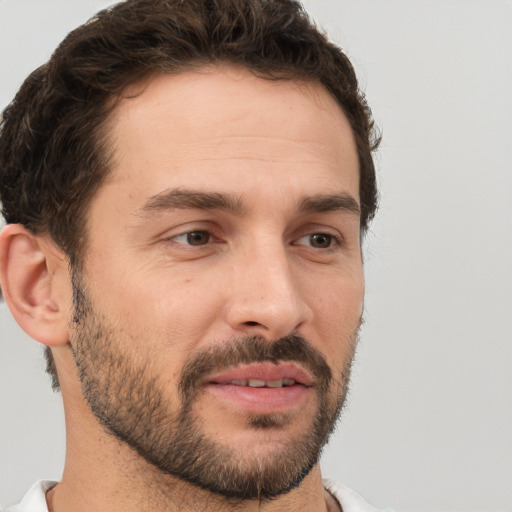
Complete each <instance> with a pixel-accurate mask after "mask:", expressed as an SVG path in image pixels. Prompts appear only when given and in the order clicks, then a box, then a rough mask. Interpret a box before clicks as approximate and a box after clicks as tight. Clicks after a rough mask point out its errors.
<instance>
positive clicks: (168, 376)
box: [0, 66, 364, 512]
mask: <svg viewBox="0 0 512 512" xmlns="http://www.w3.org/2000/svg"><path fill="white" fill-rule="evenodd" d="M136 89H137V94H136V95H135V96H134V97H130V98H129V99H128V98H127V99H125V100H123V101H122V102H121V103H120V105H119V106H118V107H117V109H116V111H115V112H114V114H113V116H112V119H111V120H110V134H111V135H110V136H111V139H112V143H113V148H114V149H113V151H114V153H113V156H114V158H113V172H112V174H111V176H110V178H109V179H108V180H107V182H106V183H105V184H104V185H103V186H102V188H101V189H100V190H99V192H98V194H97V195H96V196H95V197H94V198H93V200H92V202H91V204H90V206H89V216H88V244H87V254H86V257H85V262H84V263H85V265H84V269H85V270H84V275H83V281H84V284H85V285H86V287H87V290H88V293H89V297H90V300H91V302H92V303H93V304H94V307H95V310H96V311H101V313H102V315H103V316H104V317H105V318H108V319H109V322H110V324H111V325H113V326H115V327H117V332H118V333H121V332H125V333H126V332H128V333H130V336H129V339H128V338H127V337H123V336H121V335H119V336H118V338H117V343H118V344H119V347H120V350H122V351H123V353H124V354H125V355H126V357H127V358H129V359H130V360H133V361H139V362H140V361H148V362H149V361H150V364H151V368H152V371H153V373H154V375H155V376H156V378H157V379H158V382H159V384H160V387H161V389H163V390H164V396H165V399H166V401H167V402H168V403H169V404H177V403H179V393H178V388H177V382H178V379H179V375H180V371H181V369H182V367H183V365H184V364H185V362H186V360H187V358H189V357H190V356H191V355H193V354H194V353H196V352H197V351H198V350H202V349H207V348H208V347H210V346H213V345H215V344H217V343H223V342H225V340H230V339H234V338H237V337H243V336H248V335H257V336H261V337H263V338H264V339H265V340H268V342H269V343H270V342H272V341H273V340H276V339H278V338H280V337H282V336H286V335H289V334H292V333H296V334H300V335H302V336H304V337H305V338H306V339H307V340H308V341H309V342H310V343H311V344H312V345H313V346H314V347H315V348H316V349H317V350H318V351H319V352H320V353H321V354H322V355H323V357H324V358H325V360H326V362H327V363H328V365H329V367H330V368H331V370H332V372H333V374H334V375H339V374H340V372H341V371H342V369H343V368H344V367H345V366H346V365H347V361H348V360H350V359H351V358H352V356H353V349H354V346H353V338H354V333H355V332H357V329H358V327H359V323H360V318H361V313H362V307H363V295H364V279H363V267H362V258H361V249H360V230H359V215H358V213H357V212H356V211H354V209H353V208H352V209H350V208H344V207H341V208H340V207H336V208H334V209H328V210H327V211H310V210H306V211H303V210H301V208H300V205H301V204H303V201H304V200H305V199H307V198H318V197H326V196H329V197H330V196H336V197H339V196H341V197H343V198H347V197H348V198H351V199H352V200H353V202H354V203H355V204H356V205H357V204H358V202H359V193H358V190H359V171H358V159H357V152H356V147H355V142H354V137H353V134H352V131H351V128H350V125H349V123H348V121H347V119H346V117H345V115H344V114H343V112H342V111H341V109H340V107H339V106H338V105H337V103H336V102H335V100H334V99H333V98H332V97H331V96H330V95H329V93H328V92H327V91H326V90H325V89H324V88H323V87H322V86H321V85H319V84H314V83H300V82H296V81H269V80H263V79H261V78H256V77H255V76H253V75H252V74H251V73H250V72H248V71H247V70H243V69H238V68H234V67H228V66H223V67H220V68H218V67H217V68H208V69H203V70H202V71H200V72H198V71H194V72H192V71H191V72H184V73H181V74H179V75H175V76H156V77H152V78H150V79H148V80H146V81H145V82H144V83H143V84H139V85H138V86H137V88H136ZM129 96H132V95H131V94H130V95H129ZM177 189H179V190H185V191H195V192H201V193H222V194H226V195H228V196H229V197H230V198H234V199H236V201H235V202H236V203H237V204H238V205H239V206H241V208H239V210H238V211H228V210H225V209H218V208H213V209H203V208H197V207H191V206H190V207H185V208H182V207H180V208H176V207H158V208H148V207H147V206H148V204H151V203H152V202H153V204H154V203H155V198H161V197H162V195H163V194H164V195H165V194H167V193H168V192H169V191H175V190H177ZM167 206H169V205H167ZM7 228H8V229H7ZM7 228H6V229H5V230H4V233H3V235H2V238H1V239H0V254H1V255H2V256H1V257H2V261H3V264H2V268H1V270H2V276H3V288H4V291H5V293H6V300H8V302H10V305H12V307H11V309H12V310H13V312H14V314H15V316H16V318H17V319H18V321H19V323H20V324H21V325H22V326H24V327H25V329H26V330H27V332H29V334H31V335H32V336H33V337H35V338H36V339H38V340H39V341H41V342H43V343H46V344H48V345H51V346H52V348H53V353H54V357H55V359H56V364H57V368H58V372H59V378H60V382H61V389H62V395H63V400H64V407H65V413H66V429H67V457H66V464H65V470H64V475H63V478H62V481H61V483H59V484H58V485H57V486H56V487H55V488H54V489H53V490H52V491H50V492H49V493H48V495H47V501H48V504H49V508H50V510H52V511H55V512H62V511H64V510H65V511H67V512H75V511H86V510H109V511H113V512H115V511H131V510H134V511H135V510H138V511H141V510H144V511H146V510H147V511H156V510H159V511H161V510H169V511H172V510H180V511H192V510H212V511H213V510H219V511H221V510H226V511H228V510H247V511H253V510H254V511H255V510H264V511H266V512H272V511H292V510H294V511H295V510H296V511H306V512H307V511H310V512H318V511H325V510H336V509H337V507H336V504H335V503H334V501H333V500H332V498H330V497H329V496H328V495H327V494H326V493H325V491H324V490H323V486H322V482H321V474H320V468H319V466H318V465H316V466H314V468H313V469H312V471H311V472H310V473H309V475H308V476H307V477H306V478H305V479H304V480H303V481H302V483H301V485H300V486H299V487H297V488H296V489H294V490H292V491H291V492H289V493H287V494H284V495H281V496H279V497H278V498H277V499H275V500H274V501H262V502H259V501H257V500H254V501H246V502H244V503H243V504H241V505H240V504H238V505H236V506H235V505H232V504H230V503H229V502H226V501H225V500H223V499H221V498H219V497H217V496H214V495H211V494H210V493H207V492H205V491H201V490H198V489H196V488H195V487H192V486H190V485H189V484H186V483H184V482H181V481H179V480H176V479H175V478H173V477H170V476H167V475H162V474H161V473H159V472H158V471H157V470H156V469H155V468H153V467H152V466H151V465H150V464H148V463H147V462H146V461H145V460H143V459H141V457H139V456H138V455H136V454H135V453H134V452H133V451H132V450H131V449H130V448H129V447H128V446H126V445H125V444H124V443H122V442H120V441H118V440H117V439H116V438H114V437H113V436H111V435H109V434H107V433H106V431H105V430H104V429H103V427H102V426H101V425H100V424H99V423H98V421H97V419H96V417H95V416H94V415H93V414H92V413H91V411H90V409H89V407H88V405H87V404H86V403H85V402H84V399H83V396H82V393H81V390H80V383H79V381H78V377H77V373H76V368H75V365H74V362H73V359H72V356H71V351H70V350H69V348H70V345H69V343H70V341H69V340H70V338H71V339H72V336H71V334H72V333H71V332H70V327H69V325H70V314H71V313H70V308H71V295H72V293H71V278H70V275H69V271H68V269H67V260H66V258H65V257H64V256H63V255H62V254H61V253H60V252H59V251H58V249H56V248H55V246H54V244H53V243H52V242H51V241H50V240H48V239H47V238H45V237H44V236H37V237H35V236H33V235H30V234H28V233H27V232H25V231H24V230H23V229H22V228H21V227H12V226H8V227H7ZM198 231H201V232H204V231H208V232H211V236H210V238H209V239H208V240H207V242H206V243H204V244H200V245H190V244H189V243H188V238H187V233H190V232H198ZM315 233H320V234H325V235H328V236H330V237H332V238H329V240H330V242H329V246H328V247H324V246H322V247H317V246H316V245H315V239H312V238H311V235H312V234H315ZM321 240H325V238H323V239H321ZM21 251H24V254H25V257H23V258H20V254H21ZM14 256H18V262H19V263H15V264H14V263H12V260H13V258H14ZM23 265H24V266H23ZM36 267H37V269H38V272H34V269H35V268H36ZM28 269H32V277H31V278H30V279H28V278H26V279H25V281H23V282H24V283H25V284H24V285H23V287H24V290H29V291H20V290H19V286H18V285H16V284H15V281H16V280H15V279H14V278H9V277H8V276H9V275H11V276H12V275H13V274H14V273H18V274H20V275H22V276H23V275H27V274H28ZM18 281H20V279H18ZM29 283H30V285H29ZM17 286H18V287H17ZM16 290H18V291H16ZM29 294H30V300H28V298H27V297H28V295H29ZM16 297H18V298H16ZM22 297H23V299H22ZM23 301H24V303H23V306H21V305H18V306H16V303H19V304H21V303H22V302H23ZM35 305H37V308H38V309H37V314H36V312H35V309H34V306H35ZM30 308H32V309H30ZM134 340H135V341H134ZM316 407H317V400H316V397H315V394H314V393H309V394H307V396H306V397H305V398H304V399H303V400H302V401H301V402H300V404H298V405H297V404H296V405H291V406H289V407H288V408H287V409H286V413H287V414H288V415H289V417H290V421H288V422H287V423H286V425H285V426H284V427H282V428H279V429H273V430H268V429H267V430H265V429H255V428H251V427H250V426H248V424H247V422H246V421H245V420H246V412H247V411H246V410H245V409H244V408H243V407H240V406H239V405H237V404H233V403H231V402H229V401H226V400H225V399H224V398H223V397H222V396H221V397H219V396H217V395H216V394H215V393H212V392H211V391H209V390H208V389H206V388H205V389H203V390H202V391H201V392H199V393H198V395H197V396H196V400H195V403H194V412H195V414H196V417H197V419H198V421H199V422H200V423H201V425H202V428H203V429H204V431H205V432H206V433H207V434H208V435H209V436H212V437H213V438H215V439H216V440H217V441H218V442H219V443H221V444H222V443H224V444H226V445H229V446H232V447H234V448H235V449H236V450H237V451H238V452H240V453H244V454H246V455H247V456H248V457H249V458H250V459H259V460H265V459H266V458H268V457H271V456H272V455H273V454H274V453H275V451H276V450H279V449H280V447H282V446H284V445H285V444H286V443H287V442H289V440H290V439H292V438H293V436H295V435H297V434H300V433H301V432H304V431H305V430H307V429H308V428H309V427H310V424H311V418H312V417H313V415H314V413H315V411H316Z"/></svg>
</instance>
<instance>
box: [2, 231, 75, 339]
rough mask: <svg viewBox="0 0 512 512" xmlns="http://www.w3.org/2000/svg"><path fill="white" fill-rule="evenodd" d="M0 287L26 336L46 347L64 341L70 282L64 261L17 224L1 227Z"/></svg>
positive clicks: (46, 242)
mask: <svg viewBox="0 0 512 512" xmlns="http://www.w3.org/2000/svg"><path fill="white" fill-rule="evenodd" d="M0 284H1V286H2V292H3V295H4V298H5V301H6V303H7V305H8V306H9V309H10V310H11V313H12V314H13V316H14V318H15V319H16V321H17V322H18V324H19V325H20V326H21V328H22V329H23V330H24V331H25V332H26V333H27V334H28V335H29V336H30V337H32V338H33V339H35V340H37V341H39V342H40V343H43V344H45V345H49V346H58V345H65V344H66V343H67V342H68V340H69V327H68V325H69V315H70V311H71V279H70V276H69V269H68V264H67V258H66V257H65V256H64V255H63V253H62V251H60V250H59V249H58V248H57V247H56V246H55V244H54V243H53V242H51V241H49V240H48V237H46V236H42V235H34V234H33V233H30V232H29V231H27V230H26V229H25V228H24V227H23V226H22V225H20V224H8V225H7V226H5V227H4V228H3V229H2V232H1V233H0Z"/></svg>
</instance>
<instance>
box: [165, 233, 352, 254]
mask: <svg viewBox="0 0 512 512" xmlns="http://www.w3.org/2000/svg"><path fill="white" fill-rule="evenodd" d="M194 234H207V235H208V239H207V240H206V242H205V243H199V244H193V243H190V236H191V235H194ZM314 236H324V237H327V238H329V242H330V243H329V246H328V247H311V246H308V247H309V248H311V249H318V250H320V251H322V252H328V251H334V250H336V249H337V248H339V247H340V246H342V245H343V238H342V237H341V236H339V235H335V234H332V233H327V232H323V231H315V232H311V233H308V234H306V235H303V236H301V237H299V238H298V239H297V240H302V239H304V238H308V237H309V238H310V239H311V237H314ZM180 237H186V238H187V242H189V243H185V242H178V241H177V240H176V239H177V238H180ZM213 237H214V234H213V233H212V232H211V231H210V230H208V229H196V230H190V231H187V232H185V233H180V234H179V235H175V236H173V237H171V238H169V239H168V240H169V241H171V242H175V243H179V244H183V245H185V246H188V247H205V246H207V245H210V243H211V239H212V238H213ZM292 245H300V244H297V243H296V242H294V243H293V244H292ZM304 245H305V244H304Z"/></svg>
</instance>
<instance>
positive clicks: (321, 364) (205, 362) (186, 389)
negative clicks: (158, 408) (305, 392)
mask: <svg viewBox="0 0 512 512" xmlns="http://www.w3.org/2000/svg"><path fill="white" fill-rule="evenodd" d="M279 361H287V362H295V363H300V364H301V365H302V366H303V367H304V368H305V369H306V370H308V371H309V372H310V373H311V374H312V375H313V377H314V380H315V382H314V385H315V387H317V388H319V391H323V390H326V389H327V388H328V387H329V384H330V381H331V379H332V371H331V369H330V368H329V365H328V364H327V361H326V359H325V357H324V356H323V355H322V353H321V352H320V351H319V350H317V349H316V348H315V347H313V345H312V344H311V343H310V342H309V341H308V340H307V339H306V338H304V337H303V336H301V335H298V334H290V335H288V336H284V337H282V338H279V339H278V340H276V341H268V340H266V339H265V338H263V337H261V336H248V337H244V338H235V339H233V340H230V341H228V342H225V343H220V344H216V345H214V346H211V347H209V348H207V349H204V350H203V351H199V352H197V353H196V354H194V355H193V356H191V358H190V359H189V360H188V361H187V362H186V363H185V365H184V367H183V370H182V372H181V378H180V384H179V390H180V394H181V397H182V400H183V403H187V402H189V401H190V400H191V399H192V398H193V397H194V395H195V394H196V392H197V391H198V389H199V387H200V386H201V383H202V381H204V379H205V378H206V377H208V375H210V374H212V373H213V372H219V371H223V370H228V369H230V368H233V367H236V366H240V365H243V364H251V363H263V362H270V363H274V364H278V362H279Z"/></svg>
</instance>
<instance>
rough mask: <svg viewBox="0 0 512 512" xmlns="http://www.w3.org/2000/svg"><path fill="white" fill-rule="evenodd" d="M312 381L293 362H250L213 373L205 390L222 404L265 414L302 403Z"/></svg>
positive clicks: (306, 373)
mask: <svg viewBox="0 0 512 512" xmlns="http://www.w3.org/2000/svg"><path fill="white" fill-rule="evenodd" d="M313 382H314V381H313V378H312V376H311V375H310V373H309V372H308V371H306V370H305V369H303V368H301V367H300V366H297V365H296V364H293V363H284V362H280V363H278V364H273V363H254V364H250V365H244V366H238V367H236V368H233V369H230V370H227V371H224V372H222V373H218V374H215V375H213V376H211V377H209V378H208V379H207V381H206V382H205V387H206V389H207V390H208V391H209V392H210V393H211V394H212V396H214V397H215V398H216V399H220V400H221V403H222V404H223V405H226V406H228V407H230V408H234V409H236V410H242V411H244V412H249V413H261V414H267V413H277V412H286V411H288V410H290V409H292V408H294V407H297V406H299V405H301V404H304V401H305V400H306V399H307V397H308V396H309V394H310V392H311V388H312V386H313Z"/></svg>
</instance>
